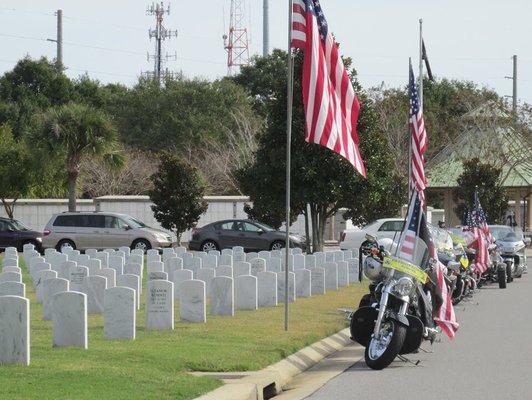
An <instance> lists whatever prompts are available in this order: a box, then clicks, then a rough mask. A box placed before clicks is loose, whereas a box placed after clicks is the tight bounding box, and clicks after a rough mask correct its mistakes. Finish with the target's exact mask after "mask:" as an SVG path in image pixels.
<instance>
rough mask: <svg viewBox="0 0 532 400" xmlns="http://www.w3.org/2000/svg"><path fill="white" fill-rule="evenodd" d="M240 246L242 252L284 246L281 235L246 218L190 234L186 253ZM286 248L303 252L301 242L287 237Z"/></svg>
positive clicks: (301, 240) (283, 234)
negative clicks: (188, 251) (242, 249)
mask: <svg viewBox="0 0 532 400" xmlns="http://www.w3.org/2000/svg"><path fill="white" fill-rule="evenodd" d="M234 246H242V247H243V248H244V250H245V251H261V250H280V249H282V248H284V247H285V233H284V232H281V231H277V230H275V229H273V228H272V227H269V226H268V225H265V224H263V223H260V222H257V221H251V220H247V219H231V220H225V221H218V222H213V223H212V224H208V225H205V226H204V227H202V228H198V229H195V230H194V231H193V232H192V239H191V240H190V242H189V244H188V247H189V248H190V250H199V251H210V250H221V249H230V248H232V247H234ZM290 247H299V248H302V249H303V250H304V249H305V239H304V238H303V237H301V236H298V235H290Z"/></svg>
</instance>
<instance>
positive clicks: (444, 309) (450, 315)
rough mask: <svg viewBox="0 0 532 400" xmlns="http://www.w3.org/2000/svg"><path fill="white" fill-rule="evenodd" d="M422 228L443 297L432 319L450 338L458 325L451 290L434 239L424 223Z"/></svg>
mask: <svg viewBox="0 0 532 400" xmlns="http://www.w3.org/2000/svg"><path fill="white" fill-rule="evenodd" d="M423 228H424V229H423V232H424V234H423V235H422V236H427V238H426V239H425V241H426V242H427V245H428V247H429V253H430V257H431V258H433V259H435V260H436V279H437V282H435V283H436V284H437V285H438V287H439V288H440V291H441V295H442V299H443V302H442V304H441V306H440V308H439V309H437V310H436V316H435V317H434V321H436V323H437V324H438V326H439V327H440V328H441V330H442V332H444V333H445V334H446V335H447V336H448V337H449V338H450V339H453V338H454V336H455V334H456V331H457V330H458V327H459V325H458V322H457V320H456V314H455V313H454V307H453V297H452V292H451V291H450V290H449V287H448V286H447V282H445V277H444V273H445V266H444V265H443V264H442V263H441V262H440V260H439V259H438V250H437V249H436V246H435V245H434V240H433V238H432V235H431V234H430V231H429V230H428V228H427V226H426V225H424V227H423ZM425 232H426V233H425Z"/></svg>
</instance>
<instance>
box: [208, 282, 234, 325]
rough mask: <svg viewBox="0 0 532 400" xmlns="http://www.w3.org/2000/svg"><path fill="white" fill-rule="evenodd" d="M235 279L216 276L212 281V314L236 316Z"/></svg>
mask: <svg viewBox="0 0 532 400" xmlns="http://www.w3.org/2000/svg"><path fill="white" fill-rule="evenodd" d="M234 300H235V296H234V286H233V278H231V277H228V276H216V277H214V278H213V279H212V280H211V314H212V315H230V316H233V315H235V308H234V307H235V306H234Z"/></svg>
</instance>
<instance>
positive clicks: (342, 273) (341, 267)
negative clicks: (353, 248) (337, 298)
mask: <svg viewBox="0 0 532 400" xmlns="http://www.w3.org/2000/svg"><path fill="white" fill-rule="evenodd" d="M336 265H338V286H339V287H345V286H349V270H348V264H347V261H338V262H337V263H336Z"/></svg>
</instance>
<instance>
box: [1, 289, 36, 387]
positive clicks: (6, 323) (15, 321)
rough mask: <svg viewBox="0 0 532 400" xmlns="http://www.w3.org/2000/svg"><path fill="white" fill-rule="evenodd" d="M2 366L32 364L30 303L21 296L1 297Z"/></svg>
mask: <svg viewBox="0 0 532 400" xmlns="http://www.w3.org/2000/svg"><path fill="white" fill-rule="evenodd" d="M1 364H22V365H29V364H30V301H29V300H28V299H25V298H23V297H20V296H0V365H1ZM8 397H9V396H8Z"/></svg>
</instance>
